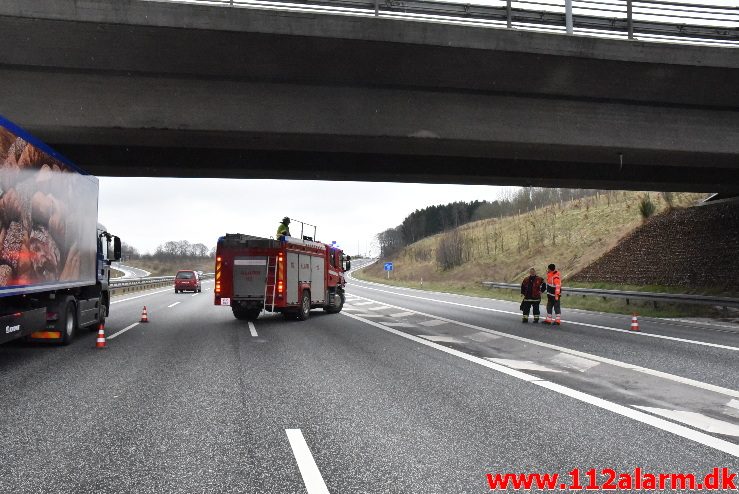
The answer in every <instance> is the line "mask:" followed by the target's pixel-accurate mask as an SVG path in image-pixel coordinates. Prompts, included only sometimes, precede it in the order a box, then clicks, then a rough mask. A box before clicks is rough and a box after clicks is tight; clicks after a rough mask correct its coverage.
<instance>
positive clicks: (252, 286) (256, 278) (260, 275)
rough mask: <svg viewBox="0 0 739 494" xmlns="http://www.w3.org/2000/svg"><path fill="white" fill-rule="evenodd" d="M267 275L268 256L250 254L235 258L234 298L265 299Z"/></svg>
mask: <svg viewBox="0 0 739 494" xmlns="http://www.w3.org/2000/svg"><path fill="white" fill-rule="evenodd" d="M266 276H267V257H266V256H249V257H236V258H235V259H234V279H233V286H234V294H233V296H234V298H236V299H239V298H240V299H260V300H261V299H263V298H264V285H265V283H266V280H267V278H266Z"/></svg>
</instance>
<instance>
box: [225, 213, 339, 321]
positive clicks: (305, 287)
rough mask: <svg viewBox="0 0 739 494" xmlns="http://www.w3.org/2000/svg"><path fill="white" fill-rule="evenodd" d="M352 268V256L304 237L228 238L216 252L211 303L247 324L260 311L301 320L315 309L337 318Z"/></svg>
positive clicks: (230, 235)
mask: <svg viewBox="0 0 739 494" xmlns="http://www.w3.org/2000/svg"><path fill="white" fill-rule="evenodd" d="M310 226H312V225H310ZM301 230H302V228H301ZM314 235H315V229H314ZM350 268H351V257H349V256H344V253H343V252H342V251H341V249H339V248H337V247H335V246H334V245H329V244H324V243H321V242H316V241H314V240H313V237H307V236H302V232H301V237H280V238H278V239H272V238H263V237H255V236H251V235H243V234H240V233H237V234H226V235H225V236H223V237H221V238H219V239H218V246H217V248H216V267H215V299H214V303H215V305H221V306H227V307H231V310H232V311H233V315H234V317H236V318H237V319H244V320H250V321H253V320H256V319H257V318H258V317H259V314H260V313H261V312H262V311H263V310H264V311H266V312H281V313H282V314H283V315H284V316H285V318H287V319H292V318H294V319H299V320H302V321H304V320H306V319H308V317H309V314H310V310H311V309H314V308H322V309H323V310H324V311H326V312H328V313H330V314H336V313H338V312H341V309H342V307H343V306H344V300H345V296H344V287H345V285H346V281H345V279H344V272H345V270H349V269H350Z"/></svg>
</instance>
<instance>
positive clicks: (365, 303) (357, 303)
mask: <svg viewBox="0 0 739 494" xmlns="http://www.w3.org/2000/svg"><path fill="white" fill-rule="evenodd" d="M376 303H377V302H375V301H369V302H354V305H375V304H376Z"/></svg>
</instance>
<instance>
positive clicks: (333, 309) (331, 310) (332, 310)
mask: <svg viewBox="0 0 739 494" xmlns="http://www.w3.org/2000/svg"><path fill="white" fill-rule="evenodd" d="M336 295H337V296H338V297H339V303H338V305H337V304H334V305H327V306H326V307H324V308H323V310H324V311H326V313H327V314H338V313H339V312H341V309H343V308H344V302H345V301H346V297H345V296H344V294H343V293H337V294H336ZM334 300H336V298H335V297H334Z"/></svg>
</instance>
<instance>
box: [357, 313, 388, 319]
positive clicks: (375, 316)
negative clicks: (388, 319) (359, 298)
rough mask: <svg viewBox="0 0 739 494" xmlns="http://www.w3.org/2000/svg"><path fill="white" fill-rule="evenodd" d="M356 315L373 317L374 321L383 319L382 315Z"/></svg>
mask: <svg viewBox="0 0 739 494" xmlns="http://www.w3.org/2000/svg"><path fill="white" fill-rule="evenodd" d="M357 315H358V316H362V317H374V318H375V319H382V318H383V317H385V316H383V315H382V314H357Z"/></svg>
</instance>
